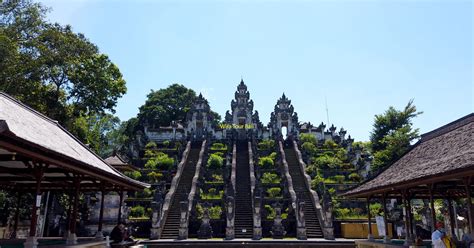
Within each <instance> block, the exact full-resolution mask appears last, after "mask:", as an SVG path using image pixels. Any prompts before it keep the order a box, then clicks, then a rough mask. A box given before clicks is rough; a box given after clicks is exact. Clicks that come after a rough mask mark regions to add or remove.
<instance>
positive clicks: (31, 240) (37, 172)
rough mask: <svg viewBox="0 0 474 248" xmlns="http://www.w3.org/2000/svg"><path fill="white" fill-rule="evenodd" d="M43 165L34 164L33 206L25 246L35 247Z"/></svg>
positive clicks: (36, 243) (26, 247) (27, 247)
mask: <svg viewBox="0 0 474 248" xmlns="http://www.w3.org/2000/svg"><path fill="white" fill-rule="evenodd" d="M44 168H45V167H43V165H40V164H36V165H35V168H34V176H35V178H36V187H35V193H34V194H35V197H34V198H33V206H32V208H31V223H30V233H29V235H28V238H27V239H26V241H25V243H24V244H23V246H24V247H25V248H31V247H37V245H38V242H37V238H36V225H37V224H38V214H39V211H40V207H41V181H42V179H43V175H44V174H43V169H44Z"/></svg>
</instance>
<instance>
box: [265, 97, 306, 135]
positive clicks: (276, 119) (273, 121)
mask: <svg viewBox="0 0 474 248" xmlns="http://www.w3.org/2000/svg"><path fill="white" fill-rule="evenodd" d="M269 126H270V127H271V129H272V132H273V133H272V136H273V137H274V138H276V139H281V138H286V137H282V129H283V127H286V128H287V136H288V137H293V138H296V137H298V130H299V127H298V114H297V113H296V112H294V108H293V105H292V104H291V100H289V99H288V98H287V97H286V96H285V93H283V95H282V96H281V97H280V99H278V101H277V104H276V105H275V109H274V111H273V112H272V113H271V115H270V124H269Z"/></svg>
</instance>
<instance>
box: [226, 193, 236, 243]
mask: <svg viewBox="0 0 474 248" xmlns="http://www.w3.org/2000/svg"><path fill="white" fill-rule="evenodd" d="M229 188H230V191H233V190H232V187H229ZM234 220H235V199H234V197H233V196H230V195H229V196H227V198H226V221H227V225H226V228H225V239H227V240H230V239H234V238H235V229H234Z"/></svg>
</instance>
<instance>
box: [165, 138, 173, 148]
mask: <svg viewBox="0 0 474 248" xmlns="http://www.w3.org/2000/svg"><path fill="white" fill-rule="evenodd" d="M170 145H171V142H170V141H169V140H165V141H163V147H167V148H168V147H170Z"/></svg>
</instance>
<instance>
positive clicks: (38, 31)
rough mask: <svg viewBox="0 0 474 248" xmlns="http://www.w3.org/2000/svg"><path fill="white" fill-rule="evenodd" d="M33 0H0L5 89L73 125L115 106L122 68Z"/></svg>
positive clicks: (0, 50)
mask: <svg viewBox="0 0 474 248" xmlns="http://www.w3.org/2000/svg"><path fill="white" fill-rule="evenodd" d="M46 13H47V9H46V8H45V7H44V6H42V5H41V4H39V3H33V2H32V1H30V0H6V1H1V2H0V55H2V56H0V65H2V66H0V82H2V83H1V84H0V91H4V92H6V93H8V94H10V95H12V96H14V97H16V98H18V99H19V100H21V101H24V102H26V103H27V104H28V105H30V106H31V107H33V108H34V109H36V110H38V111H40V112H42V113H44V114H46V115H47V116H49V117H51V118H53V119H56V120H58V121H59V122H60V123H61V124H62V125H64V126H65V127H66V128H68V129H73V125H74V123H75V119H76V118H78V117H80V116H81V115H90V114H92V115H95V114H104V113H105V112H107V111H110V112H112V113H113V112H114V108H115V105H116V103H117V99H118V98H119V97H121V96H122V95H123V94H124V93H125V92H126V87H125V81H124V80H123V78H122V74H121V73H120V71H119V69H118V68H117V67H116V66H115V65H114V64H113V63H112V62H111V61H110V60H109V59H108V57H107V56H106V55H104V54H101V53H100V52H99V50H98V48H97V46H96V45H94V44H93V43H91V42H90V41H89V40H88V39H87V38H85V36H84V35H82V34H78V33H75V32H73V31H72V28H71V27H70V26H62V25H60V24H57V23H54V24H52V23H48V22H47V21H45V14H46Z"/></svg>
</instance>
